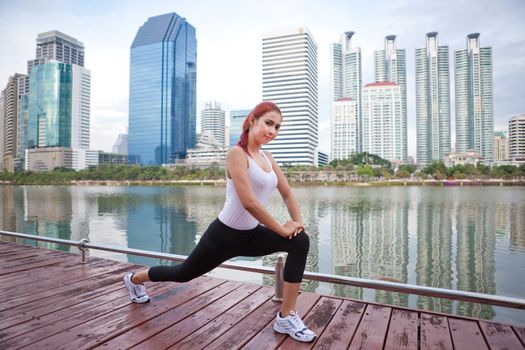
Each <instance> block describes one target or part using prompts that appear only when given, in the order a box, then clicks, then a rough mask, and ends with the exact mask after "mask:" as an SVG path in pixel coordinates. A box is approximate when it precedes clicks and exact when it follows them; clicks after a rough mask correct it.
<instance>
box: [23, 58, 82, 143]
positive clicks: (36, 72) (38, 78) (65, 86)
mask: <svg viewBox="0 0 525 350" xmlns="http://www.w3.org/2000/svg"><path fill="white" fill-rule="evenodd" d="M72 79H73V74H72V65H71V64H66V63H61V62H58V61H55V60H50V61H48V63H45V64H39V65H37V66H35V67H33V69H32V70H31V73H30V75H29V81H30V85H31V87H30V89H29V124H28V128H27V130H28V140H27V146H28V148H34V147H71V99H72V88H71V84H72Z"/></svg>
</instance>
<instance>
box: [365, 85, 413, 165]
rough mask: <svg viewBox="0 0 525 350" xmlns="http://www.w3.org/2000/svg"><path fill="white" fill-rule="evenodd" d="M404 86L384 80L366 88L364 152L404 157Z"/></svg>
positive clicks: (400, 158) (392, 159) (401, 158)
mask: <svg viewBox="0 0 525 350" xmlns="http://www.w3.org/2000/svg"><path fill="white" fill-rule="evenodd" d="M402 111H403V108H402V102H401V87H400V86H399V85H398V84H396V83H391V82H381V83H371V84H367V85H365V87H364V88H363V152H369V153H373V154H376V155H378V156H380V157H381V158H385V159H388V160H389V161H394V160H403V156H404V155H406V153H404V150H403V140H402V138H403V132H402V128H403V123H402V119H403V115H402Z"/></svg>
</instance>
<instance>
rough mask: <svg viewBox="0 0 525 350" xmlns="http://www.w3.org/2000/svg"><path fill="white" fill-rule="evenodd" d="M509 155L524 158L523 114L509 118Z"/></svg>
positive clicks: (513, 158) (524, 118)
mask: <svg viewBox="0 0 525 350" xmlns="http://www.w3.org/2000/svg"><path fill="white" fill-rule="evenodd" d="M509 157H510V159H511V160H513V161H515V160H520V161H523V160H525V114H522V115H517V116H514V117H512V118H510V119H509Z"/></svg>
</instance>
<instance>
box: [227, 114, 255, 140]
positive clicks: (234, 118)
mask: <svg viewBox="0 0 525 350" xmlns="http://www.w3.org/2000/svg"><path fill="white" fill-rule="evenodd" d="M250 112H251V111H250V110H249V109H241V110H236V111H231V112H230V147H233V146H235V145H236V144H237V142H239V139H240V137H241V132H242V123H244V119H246V117H247V116H248V114H249V113H250Z"/></svg>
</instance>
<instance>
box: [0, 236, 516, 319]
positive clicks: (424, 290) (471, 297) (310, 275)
mask: <svg viewBox="0 0 525 350" xmlns="http://www.w3.org/2000/svg"><path fill="white" fill-rule="evenodd" d="M0 235H4V236H10V237H16V238H23V239H29V240H35V241H41V242H50V243H57V244H63V245H68V246H76V247H78V249H79V250H80V251H81V252H82V263H85V261H86V251H87V249H97V250H104V251H109V252H115V253H123V254H131V255H137V256H143V257H149V258H158V259H164V260H171V261H184V260H186V258H187V256H184V255H176V254H168V253H158V252H152V251H147V250H141V249H133V248H123V247H118V246H112V245H100V244H94V243H90V242H89V241H88V240H87V239H82V240H80V241H78V242H77V241H73V240H67V239H60V238H51V237H42V236H34V235H29V234H24V233H17V232H9V231H0ZM219 267H221V268H226V269H233V270H241V271H247V272H255V273H262V274H265V275H274V276H275V296H274V301H281V300H282V288H283V277H282V274H283V267H284V259H283V257H282V256H279V257H278V260H277V264H276V266H275V269H272V268H269V267H255V266H245V265H240V264H233V263H223V264H221V265H220V266H219ZM303 278H304V279H307V280H312V281H319V282H327V283H336V284H343V285H348V286H353V287H361V288H370V289H379V290H385V291H389V292H400V293H406V294H416V295H424V296H430V297H436V298H445V299H451V300H461V301H467V302H472V303H481V304H489V305H495V306H503V307H509V308H515V309H522V310H525V299H519V298H513V297H504V296H498V295H492V294H482V293H474V292H467V291H460V290H453V289H444V288H434V287H426V286H417V285H412V284H405V283H398V282H388V281H382V280H372V279H365V278H355V277H346V276H336V275H331V274H325V273H317V272H308V271H306V272H305V273H304V276H303Z"/></svg>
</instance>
